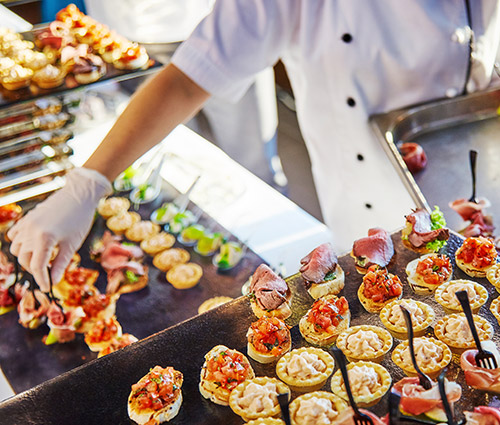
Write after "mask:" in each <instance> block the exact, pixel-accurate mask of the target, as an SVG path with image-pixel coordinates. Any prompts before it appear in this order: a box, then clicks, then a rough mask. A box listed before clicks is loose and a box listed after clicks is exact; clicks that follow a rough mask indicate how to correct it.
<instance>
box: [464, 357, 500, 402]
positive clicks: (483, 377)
mask: <svg viewBox="0 0 500 425" xmlns="http://www.w3.org/2000/svg"><path fill="white" fill-rule="evenodd" d="M476 354H477V350H467V351H465V352H464V353H462V356H461V357H460V366H461V367H462V370H463V371H464V375H465V382H467V385H469V386H471V387H473V388H477V389H478V390H483V391H494V392H497V393H500V368H496V369H484V368H482V367H479V366H477V365H476V360H475V356H476Z"/></svg>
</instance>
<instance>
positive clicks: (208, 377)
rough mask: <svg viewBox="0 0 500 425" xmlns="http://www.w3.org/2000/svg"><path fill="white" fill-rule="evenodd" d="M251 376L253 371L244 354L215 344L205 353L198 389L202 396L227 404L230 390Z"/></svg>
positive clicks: (223, 404) (253, 375) (216, 402)
mask: <svg viewBox="0 0 500 425" xmlns="http://www.w3.org/2000/svg"><path fill="white" fill-rule="evenodd" d="M252 378H255V373H254V371H253V369H252V366H251V365H250V362H249V361H248V359H247V358H246V357H245V355H244V354H242V353H240V352H239V351H236V350H232V349H230V348H228V347H226V346H224V345H216V346H215V347H214V348H212V349H211V350H210V351H209V352H208V353H207V354H206V355H205V363H203V366H202V368H201V373H200V384H199V389H200V393H201V395H202V396H203V397H205V398H207V399H209V400H210V401H213V402H214V403H215V404H220V405H222V406H228V405H229V395H230V394H231V391H232V390H233V389H234V388H235V387H236V386H237V385H238V384H240V383H241V382H243V381H245V380H246V379H252Z"/></svg>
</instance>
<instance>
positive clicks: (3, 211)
mask: <svg viewBox="0 0 500 425" xmlns="http://www.w3.org/2000/svg"><path fill="white" fill-rule="evenodd" d="M21 212H22V208H21V207H20V206H19V205H17V204H7V205H4V206H3V207H0V223H5V222H7V221H10V220H15V219H17V218H18V217H20V216H21Z"/></svg>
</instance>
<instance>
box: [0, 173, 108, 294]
mask: <svg viewBox="0 0 500 425" xmlns="http://www.w3.org/2000/svg"><path fill="white" fill-rule="evenodd" d="M111 192H112V188H111V183H110V182H109V181H108V179H107V178H106V177H104V176H103V175H102V174H100V173H99V172H97V171H95V170H91V169H87V168H75V169H73V170H71V171H70V172H68V174H67V175H66V184H65V186H64V187H63V188H62V189H60V190H58V191H57V192H56V193H54V194H53V195H51V196H50V197H49V198H47V199H46V200H45V201H44V202H41V203H40V204H38V205H37V206H36V208H34V209H33V210H32V211H30V212H28V214H26V216H25V217H23V218H22V219H21V220H19V221H18V222H17V223H16V224H15V225H14V226H13V227H12V228H11V229H10V230H9V232H8V233H7V236H8V238H9V239H10V240H11V241H12V244H11V247H10V251H11V252H12V254H14V255H16V256H17V257H18V261H19V264H20V265H21V266H22V267H24V268H25V269H26V270H27V271H29V272H30V273H31V274H32V275H33V277H34V278H35V281H36V283H37V284H38V285H39V286H40V289H41V290H42V291H44V292H47V291H48V290H49V275H48V271H47V266H48V264H49V261H50V259H51V255H52V252H53V250H54V248H56V247H58V248H59V251H58V254H57V256H56V257H55V259H54V261H53V262H52V268H51V274H52V280H53V282H54V283H56V282H59V281H60V280H61V278H62V276H63V273H64V270H65V269H66V267H67V266H68V264H69V262H70V260H71V258H72V256H73V254H74V253H75V252H76V251H77V250H78V249H79V248H80V246H81V245H82V243H83V241H84V239H85V237H86V236H87V234H88V232H89V230H90V228H91V226H92V221H93V219H94V213H95V210H96V208H97V204H98V202H99V200H100V199H101V198H102V197H103V196H106V195H109V194H111Z"/></svg>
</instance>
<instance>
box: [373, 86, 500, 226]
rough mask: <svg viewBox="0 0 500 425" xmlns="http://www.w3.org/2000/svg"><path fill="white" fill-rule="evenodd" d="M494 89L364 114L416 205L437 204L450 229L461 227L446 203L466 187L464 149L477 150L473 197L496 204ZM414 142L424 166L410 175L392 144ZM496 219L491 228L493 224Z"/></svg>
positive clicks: (499, 130)
mask: <svg viewBox="0 0 500 425" xmlns="http://www.w3.org/2000/svg"><path fill="white" fill-rule="evenodd" d="M499 108H500V90H498V89H494V90H488V91H485V92H480V93H474V94H470V95H466V96H460V97H456V98H454V99H446V100H441V101H437V102H432V103H428V104H423V105H420V106H414V107H409V108H406V109H400V110H397V111H392V112H389V113H386V114H380V115H374V116H372V117H370V123H371V125H372V128H373V130H374V132H375V134H376V136H377V137H378V139H379V140H380V142H381V143H382V146H383V147H384V149H385V150H386V152H387V154H388V155H389V157H390V158H391V160H392V161H393V163H394V165H395V167H396V168H397V170H398V172H399V173H400V176H401V178H402V180H403V182H404V183H405V185H406V187H407V188H408V190H409V191H410V194H411V195H412V197H413V199H414V201H415V202H416V204H417V205H418V206H420V207H423V208H428V207H429V206H431V207H432V206H434V205H438V206H439V207H440V208H441V209H442V211H443V212H444V214H445V217H446V219H447V221H448V225H449V226H450V227H451V228H453V229H460V228H461V227H463V222H462V219H461V218H460V216H458V214H456V213H455V212H454V211H453V210H451V208H449V207H448V203H449V202H451V201H454V200H455V199H458V198H465V199H468V198H469V197H470V191H471V176H470V172H469V157H468V152H469V150H470V149H474V150H476V151H477V152H478V159H477V161H478V162H477V196H478V197H485V198H488V199H489V200H490V201H491V204H492V207H493V211H495V208H496V209H497V211H498V208H499V205H500V191H499V190H498V189H499V187H500V119H499V118H498V115H499ZM403 142H415V143H419V144H420V145H421V146H422V147H423V149H424V151H425V152H426V154H427V158H428V163H427V166H426V168H425V169H424V170H423V171H421V172H419V173H417V174H416V175H415V176H413V175H412V174H411V173H410V172H409V171H408V168H407V167H406V164H405V163H404V161H403V158H402V157H401V155H400V153H399V151H398V144H400V143H403ZM499 225H500V224H499V223H498V218H497V227H499Z"/></svg>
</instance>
